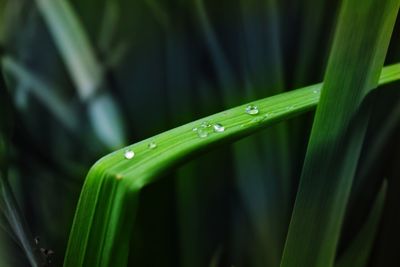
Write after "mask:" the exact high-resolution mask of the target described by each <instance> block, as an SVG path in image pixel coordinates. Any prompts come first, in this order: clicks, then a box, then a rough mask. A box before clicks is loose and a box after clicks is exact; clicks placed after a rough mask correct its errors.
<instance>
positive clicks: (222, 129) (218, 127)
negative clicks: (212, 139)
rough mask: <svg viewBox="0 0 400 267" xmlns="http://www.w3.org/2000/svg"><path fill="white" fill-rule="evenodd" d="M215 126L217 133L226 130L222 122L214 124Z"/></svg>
mask: <svg viewBox="0 0 400 267" xmlns="http://www.w3.org/2000/svg"><path fill="white" fill-rule="evenodd" d="M213 128H214V132H217V133H222V132H223V131H225V127H224V126H222V124H220V123H216V124H214V126H213Z"/></svg>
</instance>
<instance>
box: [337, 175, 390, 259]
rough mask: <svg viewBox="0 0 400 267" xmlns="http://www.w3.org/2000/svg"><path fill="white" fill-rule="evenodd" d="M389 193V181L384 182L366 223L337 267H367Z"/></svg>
mask: <svg viewBox="0 0 400 267" xmlns="http://www.w3.org/2000/svg"><path fill="white" fill-rule="evenodd" d="M386 192H387V181H386V180H384V182H383V184H382V186H381V189H380V190H379V192H378V194H377V196H376V198H375V201H374V204H373V206H372V208H371V211H370V213H369V215H368V218H367V219H366V222H365V223H364V225H363V226H362V227H361V229H360V231H359V232H358V233H357V235H356V236H355V237H354V239H353V241H352V242H351V243H350V246H349V247H348V248H347V249H346V251H345V252H344V253H343V255H341V256H340V258H339V260H338V261H337V263H336V264H335V267H365V266H367V264H368V259H369V257H370V255H371V253H370V252H371V249H372V245H373V242H374V240H375V236H376V232H377V230H378V225H379V221H380V219H381V215H382V212H383V207H384V204H385V198H386Z"/></svg>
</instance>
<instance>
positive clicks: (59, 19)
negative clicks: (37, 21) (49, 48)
mask: <svg viewBox="0 0 400 267" xmlns="http://www.w3.org/2000/svg"><path fill="white" fill-rule="evenodd" d="M36 2H37V5H38V7H39V10H40V12H41V14H42V15H43V17H44V20H45V22H46V23H47V26H48V28H49V30H50V33H51V35H52V36H53V39H54V41H55V43H56V46H57V48H58V50H59V52H60V54H61V57H62V58H63V60H64V62H65V65H66V67H67V69H68V72H69V73H70V75H71V78H72V80H73V81H74V83H75V86H76V88H77V90H78V94H79V96H80V98H81V99H82V100H83V101H85V102H87V103H88V112H89V114H88V115H89V119H90V122H91V124H92V127H93V130H94V131H95V133H96V134H97V136H98V137H99V139H100V140H101V141H102V142H103V143H104V144H105V145H106V146H107V147H108V148H109V149H117V148H120V147H122V146H124V145H125V142H126V137H125V132H124V124H123V121H122V118H123V116H121V112H120V110H119V108H118V106H117V105H116V103H115V102H114V99H113V98H112V97H111V95H110V94H109V93H107V92H105V91H103V92H101V93H99V94H96V92H97V91H98V90H99V89H100V88H101V86H102V85H103V84H104V82H105V80H104V69H103V67H102V64H101V63H100V62H99V60H98V59H97V57H96V53H95V51H94V49H93V47H92V46H91V44H90V41H89V38H88V36H87V35H86V33H85V31H84V28H83V25H81V23H80V21H79V19H78V17H77V16H76V14H75V13H74V10H73V8H72V6H71V5H70V4H69V2H68V1H66V0H58V1H52V0H37V1H36ZM99 118H101V120H99Z"/></svg>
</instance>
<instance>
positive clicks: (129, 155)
mask: <svg viewBox="0 0 400 267" xmlns="http://www.w3.org/2000/svg"><path fill="white" fill-rule="evenodd" d="M124 156H125V158H126V159H132V158H133V157H134V156H135V152H133V151H132V150H130V149H128V150H126V151H125V154H124Z"/></svg>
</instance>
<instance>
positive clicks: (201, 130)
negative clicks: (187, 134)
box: [197, 128, 208, 138]
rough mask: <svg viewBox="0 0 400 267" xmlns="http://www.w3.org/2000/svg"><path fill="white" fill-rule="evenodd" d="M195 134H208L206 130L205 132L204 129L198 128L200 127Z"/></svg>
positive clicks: (200, 135) (201, 135) (205, 135)
mask: <svg viewBox="0 0 400 267" xmlns="http://www.w3.org/2000/svg"><path fill="white" fill-rule="evenodd" d="M197 135H198V136H199V137H200V138H206V137H207V136H208V132H207V130H204V129H201V128H200V129H198V130H197Z"/></svg>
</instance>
